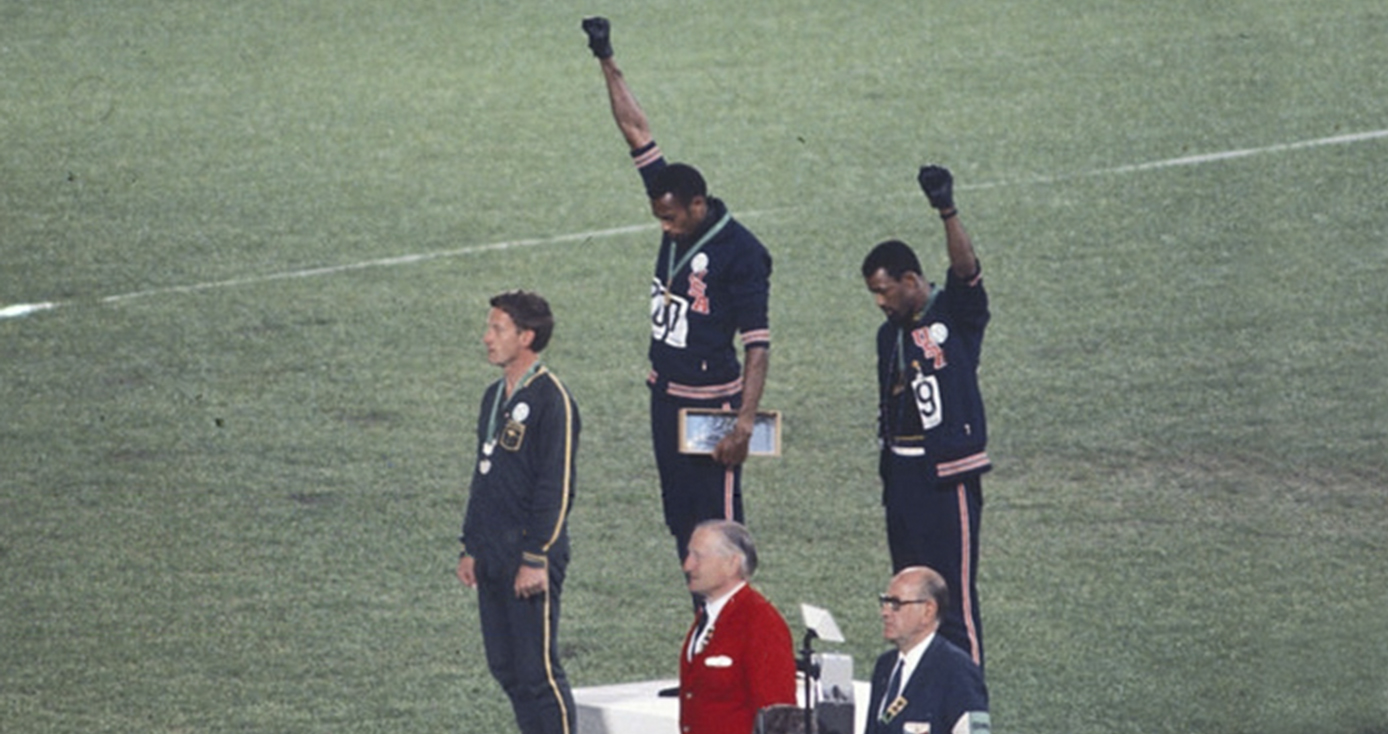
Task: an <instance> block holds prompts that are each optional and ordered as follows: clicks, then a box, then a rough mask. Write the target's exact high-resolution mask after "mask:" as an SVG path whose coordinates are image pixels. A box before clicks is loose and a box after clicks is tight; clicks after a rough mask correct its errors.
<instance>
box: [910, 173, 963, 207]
mask: <svg viewBox="0 0 1388 734" xmlns="http://www.w3.org/2000/svg"><path fill="white" fill-rule="evenodd" d="M916 181H918V182H919V183H920V185H921V191H924V192H925V197H926V198H927V199H930V206H932V207H934V208H936V209H938V210H940V211H945V210H947V209H953V208H954V177H953V176H951V175H950V173H949V169H948V168H945V167H943V166H921V172H920V174H919V175H917V176H916Z"/></svg>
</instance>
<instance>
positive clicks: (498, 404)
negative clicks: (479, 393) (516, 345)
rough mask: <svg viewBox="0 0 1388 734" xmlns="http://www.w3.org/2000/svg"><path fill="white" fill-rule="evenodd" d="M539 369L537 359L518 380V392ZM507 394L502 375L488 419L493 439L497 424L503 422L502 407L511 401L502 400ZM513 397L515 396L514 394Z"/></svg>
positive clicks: (489, 436) (488, 428)
mask: <svg viewBox="0 0 1388 734" xmlns="http://www.w3.org/2000/svg"><path fill="white" fill-rule="evenodd" d="M538 371H540V363H539V361H536V362H535V364H532V365H530V369H528V370H526V371H525V374H523V375H521V378H520V379H519V380H517V381H516V392H520V389H521V386H522V385H524V384H525V381H526V380H528V379H530V377H531V376H532V375H534V374H535V373H536V372H538ZM505 394H506V378H505V377H502V378H501V379H500V380H499V381H498V384H497V386H496V398H495V399H493V400H492V414H491V417H489V418H488V419H487V438H488V439H489V440H492V441H495V440H496V429H497V424H498V423H500V422H501V408H502V406H503V405H507V404H510V402H511V399H510V398H507V399H506V401H505V402H504V403H503V402H502V400H501V396H502V395H505ZM512 397H514V394H513V395H512Z"/></svg>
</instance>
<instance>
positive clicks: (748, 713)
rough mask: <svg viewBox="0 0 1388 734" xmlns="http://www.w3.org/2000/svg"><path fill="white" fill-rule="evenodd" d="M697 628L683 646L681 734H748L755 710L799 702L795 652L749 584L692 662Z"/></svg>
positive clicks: (782, 625)
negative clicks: (692, 648)
mask: <svg viewBox="0 0 1388 734" xmlns="http://www.w3.org/2000/svg"><path fill="white" fill-rule="evenodd" d="M693 633H694V626H693V625H690V628H689V632H688V633H687V634H685V636H684V644H683V645H682V646H680V731H682V732H690V733H691V734H747V733H749V732H751V731H752V724H753V722H754V721H755V720H756V716H757V710H758V709H761V708H764V707H766V706H770V705H772V704H777V703H789V704H794V703H795V648H794V645H793V644H792V642H791V639H790V628H789V627H787V626H786V621H785V620H784V619H782V618H781V613H780V612H778V611H776V607H774V606H772V605H771V602H769V601H767V600H766V598H765V597H763V596H762V595H761V594H759V593H757V590H756V589H753V588H752V587H751V586H744V587H742V588H741V589H739V590H738V592H737V593H736V594H734V595H733V598H731V599H729V600H728V603H727V606H725V607H723V611H722V612H720V613H719V614H718V619H717V620H716V621H714V623H713V631H712V633H711V636H710V637H709V638H708V643H707V644H705V645H704V649H703V650H700V651H699V652H698V654H696V655H695V656H694V659H693V660H692V661H691V660H689V655H688V650H689V643H690V638H691V637H692V636H693Z"/></svg>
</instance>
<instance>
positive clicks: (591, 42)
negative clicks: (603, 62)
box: [583, 16, 612, 59]
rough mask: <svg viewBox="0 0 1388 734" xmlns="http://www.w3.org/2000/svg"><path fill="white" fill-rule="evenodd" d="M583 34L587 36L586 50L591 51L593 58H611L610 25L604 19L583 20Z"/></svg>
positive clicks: (598, 17) (599, 17)
mask: <svg viewBox="0 0 1388 734" xmlns="http://www.w3.org/2000/svg"><path fill="white" fill-rule="evenodd" d="M583 32H584V33H587V34H588V48H590V49H592V50H593V55H594V56H596V57H598V58H600V59H605V58H608V57H610V56H612V24H611V23H609V22H607V19H606V18H603V17H601V16H593V17H592V18H584V19H583Z"/></svg>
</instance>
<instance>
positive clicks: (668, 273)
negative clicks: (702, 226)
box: [665, 212, 733, 303]
mask: <svg viewBox="0 0 1388 734" xmlns="http://www.w3.org/2000/svg"><path fill="white" fill-rule="evenodd" d="M732 218H733V214H732V212H728V213H726V214H724V215H723V218H722V219H720V220H718V223H717V224H715V225H713V227H711V228H710V229H709V231H707V232H705V233H704V236H703V237H700V238H699V241H698V242H695V243H694V246H693V247H691V248H689V252H686V253H684V257H682V258H680V260H679V262H675V250H676V249H677V248H676V247H675V243H674V242H671V243H670V258H669V260H668V262H667V263H666V266H665V302H666V303H669V302H670V287H671V286H673V285H674V284H675V273H678V272H679V271H681V270H684V266H685V265H688V264H689V261H690V260H691V259H692V258H693V257H694V254H695V253H697V252H698V251H699V250H701V249H703V247H704V245H707V244H708V241H709V240H711V239H713V238H714V237H715V236H716V235H717V234H718V233H719V232H722V231H723V228H724V227H726V226H728V222H729V221H731V220H732Z"/></svg>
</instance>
